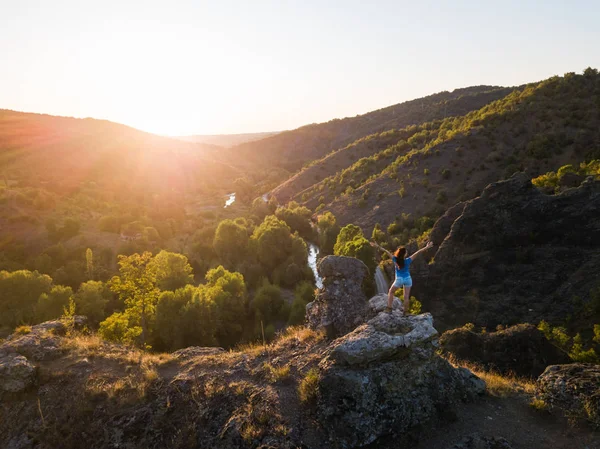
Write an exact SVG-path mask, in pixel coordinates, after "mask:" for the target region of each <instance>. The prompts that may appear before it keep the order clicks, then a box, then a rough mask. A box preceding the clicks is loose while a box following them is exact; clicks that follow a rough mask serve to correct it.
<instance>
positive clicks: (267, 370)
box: [262, 362, 290, 383]
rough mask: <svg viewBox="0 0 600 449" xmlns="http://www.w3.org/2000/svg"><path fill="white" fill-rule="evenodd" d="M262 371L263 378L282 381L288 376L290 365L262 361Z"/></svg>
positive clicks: (272, 381) (273, 381)
mask: <svg viewBox="0 0 600 449" xmlns="http://www.w3.org/2000/svg"><path fill="white" fill-rule="evenodd" d="M262 372H263V374H264V376H265V378H266V379H267V380H268V381H269V382H271V383H276V382H284V381H286V380H288V379H289V378H290V366H289V365H283V366H273V365H271V364H270V363H268V362H265V363H263V366H262Z"/></svg>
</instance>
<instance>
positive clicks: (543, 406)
mask: <svg viewBox="0 0 600 449" xmlns="http://www.w3.org/2000/svg"><path fill="white" fill-rule="evenodd" d="M529 406H530V407H531V408H534V409H535V410H537V411H539V412H543V411H547V410H548V404H547V403H546V401H544V400H543V399H538V398H533V399H531V401H529Z"/></svg>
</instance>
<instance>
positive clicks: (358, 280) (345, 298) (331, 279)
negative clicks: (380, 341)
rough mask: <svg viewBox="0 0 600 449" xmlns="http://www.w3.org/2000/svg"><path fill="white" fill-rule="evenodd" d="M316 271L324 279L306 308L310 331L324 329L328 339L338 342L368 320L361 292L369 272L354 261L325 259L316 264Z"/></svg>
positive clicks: (367, 311)
mask: <svg viewBox="0 0 600 449" xmlns="http://www.w3.org/2000/svg"><path fill="white" fill-rule="evenodd" d="M317 270H318V271H319V275H320V276H321V277H322V278H323V287H322V288H321V289H319V292H318V294H317V297H316V298H315V300H314V301H312V302H310V303H309V304H307V306H306V320H307V322H308V325H309V327H311V328H312V329H324V330H325V331H326V333H327V336H328V337H329V338H337V337H339V336H341V335H344V334H346V333H348V332H351V331H352V330H354V329H355V328H356V327H357V326H359V325H361V324H362V323H364V322H365V321H366V320H367V319H368V318H369V317H370V316H371V314H370V313H369V312H370V308H369V303H368V301H367V297H366V295H365V293H364V292H363V290H362V284H363V280H364V278H365V276H366V275H367V273H368V272H369V270H368V268H367V266H366V265H365V264H364V263H363V262H361V261H360V260H358V259H355V258H353V257H343V256H327V257H325V258H323V259H321V261H319V263H318V265H317Z"/></svg>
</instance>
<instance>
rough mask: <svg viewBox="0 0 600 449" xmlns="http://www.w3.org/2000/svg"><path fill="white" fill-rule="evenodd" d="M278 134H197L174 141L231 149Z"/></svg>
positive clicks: (178, 137)
mask: <svg viewBox="0 0 600 449" xmlns="http://www.w3.org/2000/svg"><path fill="white" fill-rule="evenodd" d="M276 134H279V132H278V131H277V132H265V133H245V134H197V135H193V136H177V137H175V138H176V139H179V140H185V141H187V142H198V143H204V144H208V145H218V146H220V147H225V148H229V147H233V146H235V145H241V144H243V143H247V142H254V141H255V140H261V139H266V138H267V137H271V136H274V135H276Z"/></svg>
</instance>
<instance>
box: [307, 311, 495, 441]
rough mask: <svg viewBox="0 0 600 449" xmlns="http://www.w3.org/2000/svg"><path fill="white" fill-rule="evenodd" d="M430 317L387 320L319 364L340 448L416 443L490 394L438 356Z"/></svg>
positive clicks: (378, 320) (375, 321)
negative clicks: (466, 403) (429, 427)
mask: <svg viewBox="0 0 600 449" xmlns="http://www.w3.org/2000/svg"><path fill="white" fill-rule="evenodd" d="M436 337H437V331H436V330H435V328H434V327H433V319H432V317H431V315H430V314H423V315H418V316H409V317H402V315H401V313H400V312H399V311H393V312H392V313H391V314H387V313H380V314H378V315H377V316H375V317H374V318H372V319H371V320H369V321H368V322H367V323H365V324H363V325H361V326H359V327H358V328H356V329H355V330H354V331H353V332H350V333H349V334H347V335H344V336H343V337H341V338H338V339H337V340H335V341H333V342H332V343H331V344H330V345H329V347H328V349H327V352H326V357H325V358H324V359H323V360H322V361H321V363H320V364H319V370H320V380H319V389H318V399H317V412H318V415H319V418H320V420H321V422H322V423H323V425H324V428H325V429H327V430H328V432H329V435H330V439H331V440H332V441H335V442H336V445H337V447H343V448H350V447H363V446H367V445H370V444H373V443H375V444H377V442H381V441H385V440H388V439H398V440H401V439H403V438H409V436H410V435H411V434H412V431H413V430H415V429H416V428H418V427H420V426H422V425H424V424H425V423H426V422H428V421H436V420H438V419H440V418H443V417H448V416H452V415H453V410H454V408H455V407H456V405H457V404H458V403H459V402H460V401H462V400H465V399H469V398H472V397H474V396H476V395H477V394H480V393H482V392H483V391H485V383H484V382H483V381H482V380H480V379H479V378H477V377H476V376H475V375H473V374H472V373H471V372H470V371H469V370H467V369H456V368H454V367H452V366H451V365H450V364H449V363H448V362H447V361H446V360H444V359H443V358H441V357H439V356H438V355H437V354H436V348H437V340H436Z"/></svg>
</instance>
